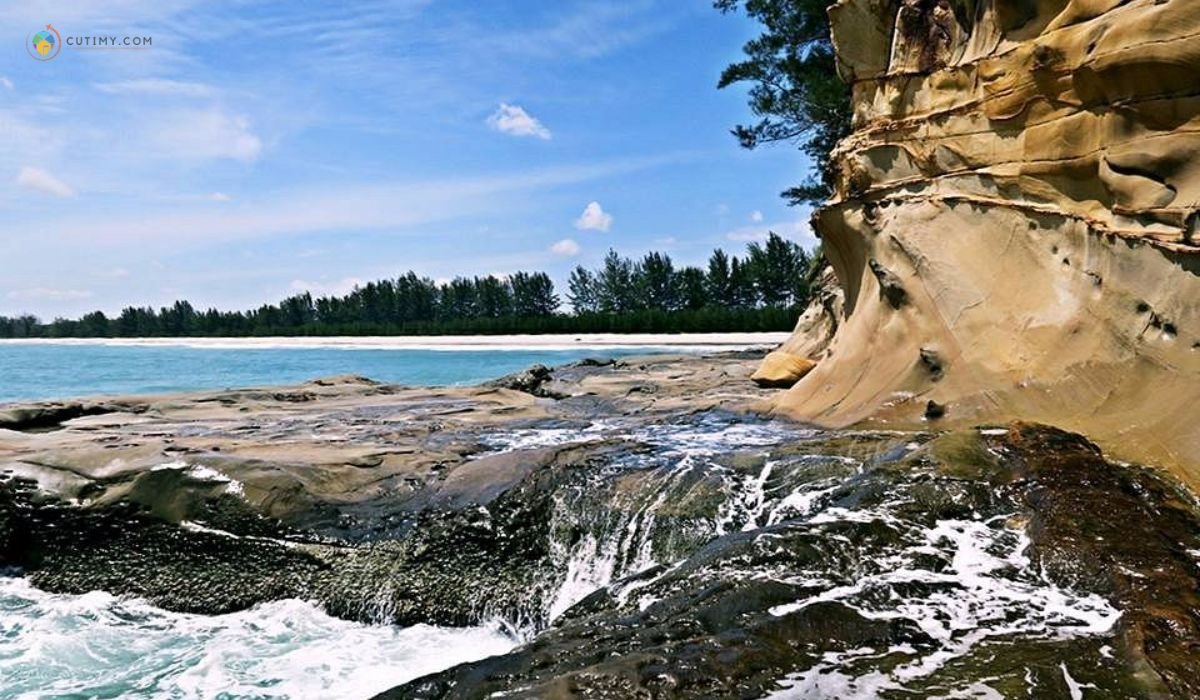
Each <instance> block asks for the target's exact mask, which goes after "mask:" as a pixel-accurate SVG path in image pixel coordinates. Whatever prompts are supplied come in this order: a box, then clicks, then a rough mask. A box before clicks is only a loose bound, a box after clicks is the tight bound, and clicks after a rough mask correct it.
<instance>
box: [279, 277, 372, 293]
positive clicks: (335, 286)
mask: <svg viewBox="0 0 1200 700" xmlns="http://www.w3.org/2000/svg"><path fill="white" fill-rule="evenodd" d="M364 284H366V283H365V282H363V281H362V280H361V279H359V278H357V277H343V278H342V279H340V280H334V281H329V280H319V281H316V282H307V281H305V280H292V283H291V285H289V286H288V289H289V290H290V292H291V293H292V294H300V293H303V292H310V293H311V294H312V295H313V296H317V297H320V296H335V297H341V296H346V295H347V294H349V293H350V292H352V291H354V288H355V287H361V286H362V285H364Z"/></svg>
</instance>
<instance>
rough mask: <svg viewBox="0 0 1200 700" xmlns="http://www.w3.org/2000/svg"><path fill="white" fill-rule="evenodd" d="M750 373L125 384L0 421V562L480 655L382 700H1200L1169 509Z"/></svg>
mask: <svg viewBox="0 0 1200 700" xmlns="http://www.w3.org/2000/svg"><path fill="white" fill-rule="evenodd" d="M761 359H762V358H761V355H754V356H751V355H722V356H714V357H708V358H699V357H687V358H680V357H674V358H672V357H655V358H635V359H624V360H620V361H617V362H609V363H602V362H585V363H579V364H577V365H573V366H566V367H558V368H553V369H544V370H537V371H536V373H534V374H536V377H537V381H536V382H534V383H532V384H530V383H527V382H523V381H516V382H515V383H514V382H512V381H509V380H506V381H504V382H501V383H500V384H501V386H479V387H451V388H440V389H412V388H405V387H398V386H391V385H385V384H376V383H373V382H365V381H362V380H357V379H353V378H342V379H333V380H328V381H315V382H309V383H307V384H304V385H300V386H294V387H277V388H271V389H235V390H226V391H216V392H201V393H197V394H191V395H179V396H160V397H137V398H130V399H114V400H111V401H110V402H109V403H108V404H106V406H107V409H106V410H105V411H104V412H85V413H83V414H80V415H78V416H77V417H74V418H69V417H67V416H62V417H61V418H63V420H61V421H60V420H58V419H56V420H55V421H53V426H52V427H48V426H47V425H44V424H41V423H39V425H38V426H37V427H36V429H34V428H30V429H28V430H21V431H17V430H0V569H5V568H7V567H13V568H14V571H12V572H11V573H15V574H19V575H22V576H24V577H25V579H26V580H27V581H28V583H29V584H31V585H33V586H36V587H37V588H38V589H40V590H41V591H48V592H53V593H71V594H81V593H87V592H89V591H97V590H100V591H106V592H108V593H112V594H119V595H132V596H135V597H136V598H137V599H139V600H138V601H137V602H135V603H131V605H133V606H135V607H139V608H143V607H146V604H147V603H148V604H150V605H154V606H158V607H161V608H166V609H168V610H171V611H175V612H179V613H229V614H233V615H235V616H238V615H241V613H242V612H247V615H245V616H241V617H235V618H232V619H251V620H257V619H261V618H262V614H263V612H264V610H272V609H281V608H280V606H282V609H288V608H294V609H296V610H298V611H302V610H312V606H311V605H308V606H307V607H305V604H301V603H299V601H311V602H312V603H316V604H317V605H319V606H320V607H321V609H322V610H323V612H324V613H328V614H329V615H332V616H334V617H337V618H342V619H344V620H352V621H359V622H371V623H376V624H398V625H403V626H405V627H409V626H413V625H419V624H422V623H423V624H426V625H429V624H432V625H437V626H440V627H444V626H450V627H465V628H467V630H466V631H464V633H463V634H462V635H458V636H456V635H450V636H449V637H445V638H461V639H463V640H467V641H464V643H483V644H484V646H483V647H481V648H480V649H479V650H474V649H461V650H459V651H460V652H461V653H460V654H456V655H455V656H454V657H453V659H480V660H475V661H470V662H468V663H464V664H462V665H459V666H456V667H454V668H450V669H447V670H442V671H439V672H435V673H431V674H429V675H425V676H423V677H420V678H415V676H417V673H416V672H413V673H408V672H407V671H406V672H405V674H403V675H402V676H398V677H397V680H396V681H395V682H398V683H399V682H402V681H403V680H405V679H412V680H411V681H409V682H407V683H405V684H404V685H401V686H399V687H396V688H394V689H392V690H390V691H387V693H386V694H385V696H386V697H390V698H485V697H513V698H544V697H594V698H613V699H624V698H630V697H661V698H709V697H768V696H771V695H772V694H778V697H785V698H835V697H836V698H845V697H860V698H876V697H878V698H897V699H899V698H909V697H995V696H996V695H997V694H1000V695H1003V696H1005V697H1023V696H1026V695H1028V694H1029V693H1035V696H1036V697H1062V698H1067V697H1072V695H1071V688H1073V687H1075V685H1072V684H1076V685H1078V686H1079V687H1082V688H1089V689H1091V690H1095V691H1096V692H1097V693H1098V694H1104V695H1105V696H1110V697H1191V696H1195V695H1196V694H1197V693H1200V686H1197V685H1196V683H1197V681H1196V679H1197V678H1200V673H1198V670H1200V666H1198V664H1200V659H1198V658H1197V657H1196V654H1195V653H1194V649H1195V645H1196V644H1197V643H1200V599H1198V598H1197V595H1198V594H1197V591H1200V567H1198V566H1197V564H1198V563H1200V525H1198V524H1200V508H1198V507H1197V504H1196V502H1195V500H1194V499H1193V498H1192V497H1191V496H1190V495H1188V494H1187V493H1186V492H1184V491H1182V490H1179V489H1178V488H1177V487H1175V486H1174V485H1172V484H1170V483H1168V482H1167V481H1165V480H1164V479H1162V478H1161V476H1159V475H1156V474H1154V473H1152V472H1150V471H1148V470H1146V469H1142V468H1139V467H1134V466H1130V465H1122V464H1117V463H1111V462H1109V461H1107V460H1106V459H1105V458H1104V457H1103V455H1102V454H1101V453H1100V451H1099V450H1098V449H1097V448H1096V447H1095V446H1094V445H1092V444H1091V443H1089V442H1088V441H1087V440H1085V439H1083V438H1082V437H1080V436H1078V435H1074V434H1070V433H1065V432H1062V431H1059V430H1056V429H1052V428H1047V427H1043V426H1037V425H1025V424H1015V425H1010V426H1005V427H992V428H984V429H978V428H970V429H965V430H959V431H950V432H940V431H939V432H933V431H930V430H924V431H894V430H876V429H870V430H844V431H824V430H820V429H816V428H813V427H812V426H808V425H803V424H797V423H793V422H790V421H785V420H772V419H769V418H768V417H765V416H764V415H762V413H764V411H762V410H754V409H755V407H761V408H765V407H766V406H769V401H768V400H769V399H770V397H772V396H773V395H775V394H776V393H778V392H777V391H775V390H770V389H762V388H759V387H757V386H756V385H755V384H754V383H753V382H751V381H750V380H749V379H748V376H749V373H750V369H751V367H752V366H753V365H754V364H755V363H757V362H758V361H760V360H761ZM923 366H924V367H925V370H924V371H926V372H927V373H936V371H937V370H938V368H939V367H941V368H943V369H944V359H943V358H942V357H941V356H940V355H939V354H937V353H926V354H925V357H924V360H923ZM517 379H520V377H518V378H517ZM510 384H513V385H518V386H522V387H523V390H514V389H512V388H509V385H510ZM543 389H545V390H546V391H543ZM533 392H536V393H537V394H541V396H535V395H534V393H533ZM19 410H22V411H25V410H28V411H31V412H34V413H36V411H37V410H38V407H37V406H30V407H24V408H19ZM947 415H952V413H948V414H947ZM1129 523H1137V524H1138V527H1139V530H1140V531H1139V534H1138V537H1137V538H1136V539H1135V538H1130V537H1128V536H1127V533H1126V532H1124V531H1123V529H1124V528H1127V527H1128V524H1129ZM8 588H9V589H12V587H11V586H9V587H8ZM86 597H87V596H85V598H86ZM297 599H298V600H297ZM64 600H65V599H64ZM92 600H93V602H95V596H92ZM288 601H291V602H288ZM21 605H25V604H21ZM93 607H94V606H93ZM109 608H110V606H108V605H103V606H101V609H102V610H108V609H109ZM23 609H27V606H25V607H24V608H23ZM302 615H303V616H307V613H302ZM165 619H185V618H179V617H170V616H168V617H167V618H165ZM15 624H17V625H21V624H22V623H21V622H20V621H18V622H16V623H15ZM327 624H328V621H325V622H322V623H321V625H322V626H325V625H327ZM0 627H3V624H2V621H0ZM91 627H92V628H93V630H94V628H95V626H94V625H91ZM199 628H201V629H202V630H205V629H208V628H209V627H208V625H207V624H204V623H201V624H199ZM471 630H474V631H473V632H472V631H471ZM0 632H3V629H0ZM202 633H203V634H207V632H202ZM405 634H417V635H418V636H423V635H424V634H425V633H424V632H421V633H419V634H418V633H417V632H414V631H413V630H412V629H411V628H410V629H409V631H408V632H406V633H405ZM437 634H438V638H442V637H441V636H440V635H442V633H441V632H438V633H437ZM447 634H449V633H448V632H447ZM0 636H2V635H0ZM317 636H321V635H317ZM366 638H367V639H373V638H375V636H374V635H371V634H368V635H366ZM469 640H475V642H471V641H469ZM476 651H478V652H479V653H476ZM487 654H498V655H496V656H493V657H491V658H483V657H484V656H486V655H487ZM160 661H161V660H160ZM342 661H343V662H344V661H345V657H342ZM450 662H451V660H449V659H448V660H447V662H446V665H449V663H450ZM5 663H11V660H5ZM370 663H376V662H375V661H374V660H370ZM397 663H399V664H404V663H408V662H407V661H405V660H404V658H401V660H399V661H397ZM3 666H4V664H0V675H2V674H3V671H4V668H3ZM155 667H161V668H168V667H171V668H173V667H174V665H173V664H171V663H169V662H168V661H161V663H156V664H155ZM422 668H425V670H429V669H428V667H422ZM439 668H443V669H444V668H445V666H441V667H439ZM243 671H244V668H243ZM364 672H365V671H364ZM167 675H171V674H167ZM156 677H158V676H156ZM185 680H186V679H185ZM177 681H179V678H175V679H174V680H173V681H171V683H172V684H174V685H178V683H177ZM89 682H92V683H94V681H89ZM56 687H59V688H60V689H62V690H63V691H64V693H74V694H77V695H80V696H89V697H90V696H91V695H93V694H95V692H98V691H96V690H95V689H94V685H86V686H67V685H63V686H56ZM355 687H360V686H355ZM362 687H365V686H362ZM372 687H373V690H372V691H371V692H375V689H378V687H379V686H377V685H376V686H372ZM1091 690H1089V691H1088V692H1089V693H1090V692H1091ZM0 694H3V691H0ZM269 695H272V693H271V692H268V691H264V696H269ZM161 696H171V695H169V693H163V694H161ZM344 696H349V697H353V694H351V693H349V692H347V693H346V695H344Z"/></svg>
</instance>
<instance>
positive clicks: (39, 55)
mask: <svg viewBox="0 0 1200 700" xmlns="http://www.w3.org/2000/svg"><path fill="white" fill-rule="evenodd" d="M62 46H63V41H62V37H61V36H59V34H58V30H57V29H55V28H54V27H53V26H52V25H49V24H47V25H46V28H45V29H43V30H42V31H40V32H34V33H33V34H30V35H29V41H27V42H26V44H25V50H27V51H28V52H29V55H30V56H33V57H34V58H35V59H37V60H39V61H49V60H50V59H52V58H54V57H55V56H57V55H58V52H59V51H62Z"/></svg>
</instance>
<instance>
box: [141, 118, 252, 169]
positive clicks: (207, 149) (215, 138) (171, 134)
mask: <svg viewBox="0 0 1200 700" xmlns="http://www.w3.org/2000/svg"><path fill="white" fill-rule="evenodd" d="M146 139H147V142H148V143H150V144H151V145H152V146H153V147H154V149H155V150H157V151H159V152H160V153H161V154H162V155H164V156H169V157H173V158H188V159H195V160H216V159H222V158H228V159H232V160H240V161H245V162H250V161H253V160H256V159H257V158H258V156H259V154H261V153H262V147H263V145H262V141H261V140H260V139H259V138H258V136H256V135H255V134H254V133H253V132H252V131H251V130H250V120H249V119H248V118H246V117H245V116H243V115H235V114H229V113H227V112H225V111H223V110H220V109H203V110H185V111H176V112H168V113H166V114H164V115H162V116H161V117H160V118H159V119H157V120H156V123H154V124H152V125H151V126H150V131H149V133H148V134H147V137H146Z"/></svg>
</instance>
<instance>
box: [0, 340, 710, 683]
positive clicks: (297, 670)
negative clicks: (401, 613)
mask: <svg viewBox="0 0 1200 700" xmlns="http://www.w3.org/2000/svg"><path fill="white" fill-rule="evenodd" d="M577 345H578V344H577ZM668 349H669V350H671V351H673V352H679V351H684V352H687V351H700V350H704V349H709V350H711V349H712V346H711V345H707V344H705V345H698V346H684V347H669V348H668V347H666V346H656V345H624V346H612V345H604V346H597V347H588V346H586V345H583V346H572V347H562V346H561V345H548V346H547V347H523V346H518V345H507V346H505V345H501V346H495V347H486V348H479V347H474V346H468V347H466V348H464V347H454V346H452V345H438V346H435V347H434V348H433V349H430V348H407V347H395V346H390V345H388V344H387V343H369V342H353V341H350V342H341V343H334V344H332V345H326V344H323V343H321V342H311V343H303V342H302V343H296V342H292V341H288V342H284V341H280V342H271V341H269V340H255V341H246V342H239V341H237V340H229V341H221V342H215V343H214V342H201V343H190V342H187V341H179V342H174V343H173V342H170V341H158V342H147V343H139V342H132V343H131V342H124V341H96V342H61V343H53V342H50V343H41V342H37V343H23V342H6V343H0V408H2V407H3V405H4V404H5V403H11V402H19V401H31V400H51V399H55V400H57V399H67V398H76V397H83V396H93V395H124V394H146V393H162V392H178V391H193V390H201V389H221V388H227V387H246V386H260V385H274V384H289V383H298V382H304V381H308V380H310V379H314V378H317V377H322V376H330V375H336V374H358V375H362V376H366V377H370V378H372V379H376V380H379V381H385V382H393V383H399V384H406V385H414V386H447V385H465V384H474V383H478V382H481V381H485V380H488V379H493V378H496V377H499V376H503V375H505V374H508V373H511V372H516V371H519V370H522V369H525V368H527V367H529V366H530V365H533V364H544V365H557V364H563V363H567V362H574V361H577V360H581V359H584V358H616V357H623V356H628V355H645V354H647V353H654V352H662V351H666V350H668ZM16 573H17V572H3V571H0V700H17V699H20V700H34V699H39V700H40V699H47V698H154V699H159V698H162V699H166V698H189V699H191V698H211V699H214V700H232V699H234V698H257V699H263V700H265V699H267V698H272V699H276V698H280V699H282V698H289V699H291V700H321V699H324V698H329V699H334V698H337V699H342V698H367V697H370V696H372V695H374V694H376V693H378V692H382V691H384V690H387V689H388V688H391V687H393V686H396V685H399V684H401V683H404V682H406V681H408V680H411V679H413V678H417V677H420V676H423V675H426V674H429V673H434V672H436V671H440V670H443V669H446V668H449V667H451V666H454V665H456V664H459V663H463V662H467V661H474V660H478V659H481V658H486V657H488V656H492V655H495V654H502V653H505V652H507V651H508V650H510V649H512V648H513V647H514V646H516V645H517V644H518V643H519V641H520V639H521V634H520V633H519V632H518V631H516V630H513V629H510V628H507V627H506V626H505V625H504V624H503V623H502V622H500V621H497V622H495V623H494V624H489V625H483V626H479V627H474V628H467V629H452V628H439V627H432V626H427V625H417V626H414V627H403V628H402V627H394V626H389V625H366V624H359V623H353V622H347V621H344V620H340V619H336V618H333V617H330V616H329V615H326V614H325V613H324V612H323V611H322V610H321V609H320V608H319V607H317V606H316V605H314V604H313V603H310V602H307V601H301V600H285V601H277V602H274V603H270V604H266V605H261V606H258V607H255V608H252V609H250V610H245V611H242V612H238V613H234V614H229V615H217V616H203V615H187V614H180V613H173V612H168V611H165V610H161V609H158V608H155V607H153V606H151V605H149V604H147V603H145V602H143V601H140V600H138V599H136V598H118V597H114V596H112V595H109V594H107V593H103V592H93V593H88V594H86V595H81V596H72V595H56V594H50V593H46V592H43V591H40V590H38V589H36V588H34V587H32V586H31V585H30V584H29V583H28V581H27V580H26V579H24V578H21V577H19V576H17V575H15V574H16Z"/></svg>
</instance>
